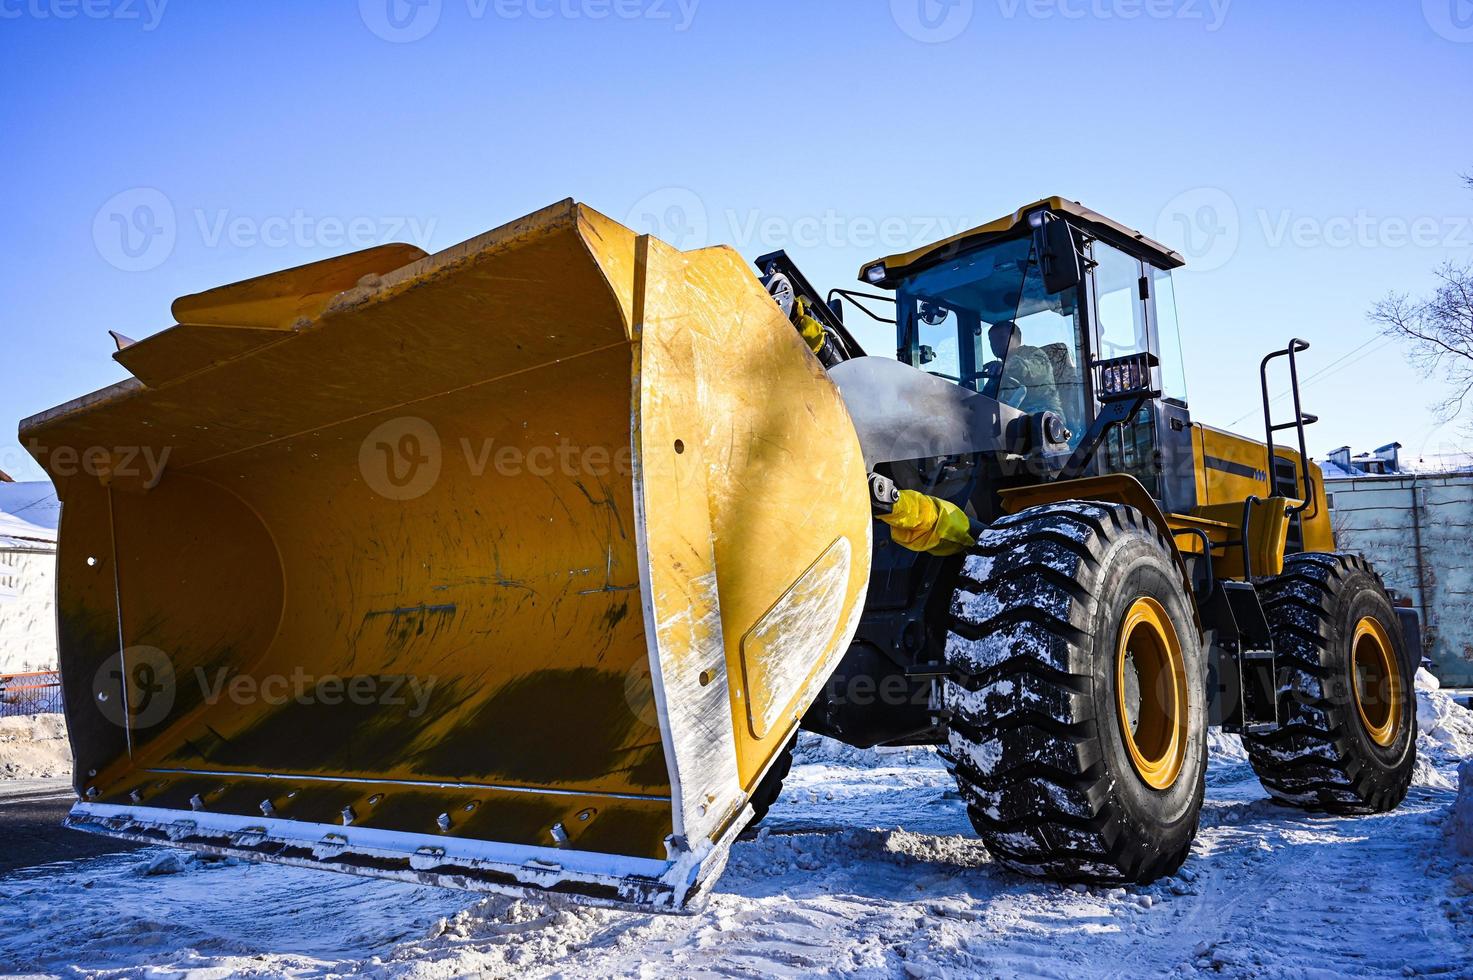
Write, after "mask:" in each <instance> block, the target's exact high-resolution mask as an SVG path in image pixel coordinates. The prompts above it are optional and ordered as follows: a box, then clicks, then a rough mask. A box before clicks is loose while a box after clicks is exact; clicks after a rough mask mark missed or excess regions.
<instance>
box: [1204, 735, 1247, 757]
mask: <svg viewBox="0 0 1473 980" xmlns="http://www.w3.org/2000/svg"><path fill="white" fill-rule="evenodd" d="M1207 760H1208V765H1212V764H1214V763H1229V764H1232V763H1240V762H1247V761H1248V750H1247V749H1246V748H1244V747H1243V740H1242V739H1241V738H1239V737H1238V736H1237V735H1231V734H1229V733H1227V732H1225V731H1223V730H1222V729H1221V728H1209V729H1207Z"/></svg>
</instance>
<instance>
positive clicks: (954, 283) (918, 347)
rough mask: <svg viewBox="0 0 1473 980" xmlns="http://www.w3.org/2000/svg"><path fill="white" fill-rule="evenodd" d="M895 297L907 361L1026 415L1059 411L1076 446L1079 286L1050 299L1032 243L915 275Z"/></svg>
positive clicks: (1079, 424)
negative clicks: (1035, 258)
mask: <svg viewBox="0 0 1473 980" xmlns="http://www.w3.org/2000/svg"><path fill="white" fill-rule="evenodd" d="M896 298H897V300H898V303H897V310H898V312H899V316H898V317H897V321H898V326H899V330H900V350H899V354H900V357H901V359H902V360H908V361H909V363H911V364H912V365H914V366H915V367H918V368H920V369H921V370H923V371H928V372H930V373H931V374H935V375H937V376H939V377H942V378H946V379H947V380H949V381H954V382H956V383H957V384H960V385H964V386H966V387H968V388H972V389H974V390H977V391H980V392H982V393H983V394H986V395H988V396H990V397H993V398H996V399H998V400H999V401H1002V402H1005V403H1007V404H1009V405H1011V406H1013V407H1014V408H1018V409H1021V410H1022V411H1024V412H1029V413H1033V412H1044V411H1049V412H1056V413H1058V414H1059V415H1060V416H1062V417H1063V419H1064V423H1065V425H1066V426H1068V428H1069V431H1070V433H1071V434H1072V435H1071V439H1070V445H1071V446H1077V445H1078V443H1079V440H1080V438H1081V437H1082V436H1083V434H1084V431H1085V429H1086V428H1087V427H1088V418H1087V416H1086V414H1085V401H1084V370H1083V368H1082V366H1081V363H1082V358H1081V356H1080V351H1081V343H1080V337H1081V333H1080V331H1081V319H1080V315H1079V298H1078V290H1077V289H1068V290H1065V291H1064V292H1061V293H1057V294H1054V295H1052V296H1051V295H1049V294H1048V292H1047V291H1046V290H1045V289H1044V288H1043V275H1042V271H1041V270H1040V268H1039V266H1038V263H1037V262H1036V261H1034V259H1033V255H1032V240H1031V239H1030V238H1020V239H1015V240H1012V241H1005V242H998V243H996V244H994V245H989V246H987V247H985V248H980V249H977V250H975V251H972V252H968V253H966V254H964V255H961V256H958V257H957V258H955V259H953V260H951V261H948V262H945V263H943V264H941V265H938V266H935V267H933V268H930V269H927V270H925V271H924V272H920V273H917V274H916V275H914V276H912V277H910V278H908V279H906V280H905V281H904V282H903V283H902V284H901V285H900V287H899V289H898V290H897V297H896Z"/></svg>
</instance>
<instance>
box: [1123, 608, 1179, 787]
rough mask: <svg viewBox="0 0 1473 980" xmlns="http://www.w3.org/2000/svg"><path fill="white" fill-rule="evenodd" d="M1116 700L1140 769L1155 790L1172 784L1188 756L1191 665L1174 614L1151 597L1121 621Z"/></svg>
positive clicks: (1133, 758) (1132, 756) (1132, 757)
mask: <svg viewBox="0 0 1473 980" xmlns="http://www.w3.org/2000/svg"><path fill="white" fill-rule="evenodd" d="M1115 698H1116V707H1117V708H1118V711H1117V714H1118V715H1119V717H1120V734H1121V735H1122V736H1123V738H1124V741H1125V747H1126V749H1127V750H1128V751H1129V752H1130V761H1131V763H1132V764H1133V765H1134V766H1135V771H1136V773H1137V774H1138V775H1139V776H1140V777H1141V779H1142V780H1144V781H1145V783H1146V785H1147V786H1150V787H1151V788H1152V789H1168V788H1170V787H1171V785H1172V784H1173V783H1175V782H1176V777H1177V776H1179V775H1180V774H1181V769H1182V765H1183V763H1185V762H1186V758H1187V664H1186V659H1185V658H1184V657H1183V656H1182V652H1181V641H1180V640H1179V639H1178V638H1177V635H1176V627H1175V626H1174V625H1172V622H1171V617H1170V616H1168V615H1166V610H1165V609H1164V608H1163V607H1162V605H1161V603H1159V602H1157V601H1156V600H1155V599H1152V598H1150V597H1149V596H1142V597H1141V598H1139V599H1137V600H1136V601H1135V602H1133V603H1131V606H1130V608H1129V609H1128V610H1126V612H1125V620H1124V621H1123V622H1122V623H1121V625H1120V642H1119V645H1118V647H1117V648H1116V652H1115Z"/></svg>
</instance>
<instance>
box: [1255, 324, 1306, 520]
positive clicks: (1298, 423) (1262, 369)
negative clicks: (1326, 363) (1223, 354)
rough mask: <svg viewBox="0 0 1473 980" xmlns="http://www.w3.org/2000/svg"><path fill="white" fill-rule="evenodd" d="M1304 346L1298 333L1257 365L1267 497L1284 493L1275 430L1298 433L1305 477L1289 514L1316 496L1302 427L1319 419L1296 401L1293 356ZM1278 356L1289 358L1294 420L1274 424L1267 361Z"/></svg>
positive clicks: (1293, 513) (1295, 362) (1296, 391)
mask: <svg viewBox="0 0 1473 980" xmlns="http://www.w3.org/2000/svg"><path fill="white" fill-rule="evenodd" d="M1307 350H1309V341H1307V340H1300V339H1299V338H1298V337H1295V338H1293V339H1291V340H1290V341H1289V346H1288V347H1285V348H1284V349H1283V350H1277V351H1274V352H1273V353H1272V354H1269V355H1268V356H1267V357H1265V358H1264V359H1263V362H1262V363H1261V364H1260V365H1259V367H1258V378H1259V382H1260V383H1261V385H1262V388H1263V427H1264V434H1265V436H1266V439H1265V442H1266V444H1267V445H1266V449H1267V451H1268V469H1267V470H1266V471H1265V472H1266V474H1267V477H1266V479H1267V482H1268V495H1269V496H1270V497H1283V496H1285V494H1284V493H1282V492H1281V491H1280V490H1279V481H1278V463H1277V460H1278V455H1277V454H1276V453H1275V452H1274V433H1275V432H1278V431H1281V430H1283V429H1294V430H1296V432H1297V433H1298V436H1299V469H1300V474H1301V476H1302V478H1303V481H1304V496H1303V497H1302V498H1300V502H1299V503H1298V504H1295V505H1294V506H1291V507H1288V508H1286V509H1285V513H1286V514H1287V515H1288V516H1290V517H1294V516H1297V515H1298V514H1300V513H1302V512H1304V511H1305V510H1307V509H1308V508H1309V505H1310V503H1311V502H1312V501H1313V500H1314V499H1315V490H1314V476H1313V474H1311V473H1310V470H1309V446H1308V443H1307V441H1306V440H1305V436H1304V427H1305V426H1306V425H1311V424H1313V423H1315V422H1318V421H1319V417H1318V416H1315V415H1306V414H1305V413H1304V407H1303V405H1302V404H1301V403H1300V401H1299V364H1298V362H1297V361H1296V359H1295V355H1296V354H1300V353H1303V352H1304V351H1307ZM1279 357H1288V358H1289V390H1290V392H1291V393H1292V394H1293V396H1294V421H1293V422H1284V423H1281V424H1279V425H1275V424H1274V417H1273V408H1272V407H1271V406H1270V404H1269V401H1270V400H1269V397H1268V365H1269V362H1270V361H1272V360H1274V359H1275V358H1279ZM1295 489H1298V481H1297V480H1296V481H1295Z"/></svg>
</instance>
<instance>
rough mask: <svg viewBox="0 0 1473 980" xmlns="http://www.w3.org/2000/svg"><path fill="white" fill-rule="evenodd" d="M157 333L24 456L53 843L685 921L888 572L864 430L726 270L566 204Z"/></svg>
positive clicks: (348, 267) (292, 277) (196, 312)
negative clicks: (877, 540)
mask: <svg viewBox="0 0 1473 980" xmlns="http://www.w3.org/2000/svg"><path fill="white" fill-rule="evenodd" d="M174 315H175V318H176V319H177V320H178V323H177V325H175V326H173V327H170V328H169V329H167V330H164V331H163V332H161V333H159V334H156V335H155V336H153V337H150V338H148V339H146V340H143V341H141V342H139V343H136V344H134V345H132V346H128V347H125V348H124V349H122V350H120V351H119V353H118V355H117V359H118V360H119V361H120V362H121V363H122V364H123V365H124V366H125V367H127V368H128V369H129V371H130V372H131V373H132V374H133V375H134V377H133V378H132V379H129V380H127V381H124V382H121V383H119V384H117V385H114V386H113V387H111V388H108V389H105V390H103V391H100V392H97V393H95V394H93V395H89V396H87V397H84V398H82V399H79V400H77V401H75V402H72V403H70V404H67V405H63V406H61V407H59V408H57V409H53V410H51V411H49V412H45V413H43V414H41V415H38V416H36V417H33V418H31V419H28V420H27V421H26V422H24V423H23V424H22V438H23V440H24V441H25V442H26V443H27V445H28V446H29V447H30V448H31V451H32V452H33V454H34V455H35V456H36V458H37V459H38V461H40V462H41V464H42V465H43V466H45V467H46V468H47V470H48V471H49V473H50V474H51V476H52V478H53V480H54V482H55V484H56V486H57V490H58V493H59V495H60V497H61V499H62V501H63V511H62V520H61V531H60V554H59V578H60V584H59V629H60V649H61V663H62V672H63V679H64V686H65V700H66V711H67V720H68V726H69V729H70V731H71V738H72V746H73V751H74V754H75V758H76V765H77V768H76V774H77V775H76V786H77V790H78V793H79V795H80V796H81V798H82V801H81V802H80V803H79V804H78V805H77V807H76V809H75V810H74V811H73V813H72V816H71V818H70V820H71V823H72V824H73V825H74V826H78V827H81V828H83V829H89V830H96V831H101V832H104V833H112V834H116V835H120V836H125V837H132V838H136V839H142V840H158V841H169V842H172V843H175V844H177V845H181V846H188V847H195V848H199V849H202V850H208V851H215V852H220V853H231V854H240V855H243V856H247V857H265V858H270V859H273V860H278V861H284V862H286V863H294V864H300V865H305V866H311V867H326V868H333V869H337V870H345V871H353V872H359V873H369V874H378V875H386V876H390V877H398V878H403V879H407V880H418V881H426V882H431V883H440V884H452V885H458V886H462V887H472V888H485V889H488V890H494V891H506V892H514V893H525V892H527V891H537V890H540V891H543V892H546V893H549V894H555V895H563V896H566V897H568V898H570V899H573V900H578V901H590V902H599V903H609V904H617V905H626V906H630V905H632V906H639V907H647V908H664V909H679V908H682V907H689V906H690V905H691V904H692V902H693V901H695V900H696V899H697V898H698V897H699V896H700V894H701V893H702V889H703V887H704V886H705V885H707V884H709V882H710V881H711V880H713V879H714V877H715V875H716V874H718V873H719V871H720V868H721V866H722V864H723V863H724V860H725V848H726V847H727V846H728V845H729V843H730V841H731V840H732V838H733V837H734V836H735V835H736V833H738V832H739V831H740V830H741V829H742V827H743V825H744V823H745V818H744V814H745V813H746V812H747V809H746V804H747V802H748V798H749V796H750V794H751V793H752V791H753V789H754V787H755V786H756V785H757V783H758V781H759V779H760V778H761V776H762V775H763V773H764V771H765V770H766V768H767V767H768V765H769V764H770V763H772V761H773V760H774V759H775V758H776V757H777V756H778V754H779V753H780V751H781V750H782V749H783V748H784V747H785V746H786V745H787V743H788V742H789V741H790V740H791V739H792V738H793V735H794V732H795V729H796V727H797V723H798V719H799V716H800V715H801V713H802V712H803V710H804V709H805V708H806V707H807V705H808V704H809V703H810V702H811V701H812V699H813V697H814V696H815V693H816V691H817V689H818V687H819V685H821V684H822V683H823V682H824V680H825V679H826V678H827V676H828V674H829V672H830V671H831V670H832V669H833V666H834V664H835V663H836V662H837V660H838V658H839V657H840V656H841V655H842V653H843V651H844V650H845V648H846V647H847V645H848V643H849V640H850V638H851V636H852V635H853V633H854V630H855V628H856V625H857V622H858V616H859V613H860V610H861V609H862V606H863V598H864V592H865V587H866V585H865V584H866V581H867V578H868V574H869V563H870V533H871V531H870V528H871V518H870V508H869V503H868V496H867V492H866V483H865V468H864V464H863V461H862V458H861V454H860V447H859V445H858V442H857V438H856V436H855V434H854V431H853V427H852V425H851V424H850V423H849V420H848V415H847V413H846V410H845V408H844V405H843V402H842V401H841V399H840V396H839V394H838V392H837V390H836V389H835V387H834V386H833V384H831V383H830V382H829V380H828V378H827V376H826V374H825V373H824V371H823V369H822V367H821V366H820V365H819V363H818V362H817V361H816V360H815V359H814V357H813V356H812V355H811V354H810V353H809V351H808V349H807V347H806V346H805V344H804V342H803V340H802V338H801V337H800V336H798V334H797V333H796V332H795V331H794V330H793V328H792V326H791V325H790V323H789V321H788V319H787V318H786V317H785V316H784V315H783V314H782V313H781V312H780V311H779V310H778V309H777V308H776V307H775V305H774V304H773V303H772V301H771V299H770V298H769V297H768V296H767V295H766V293H765V292H764V291H763V289H762V287H761V285H760V284H759V283H758V281H757V279H756V277H755V276H754V275H753V274H752V273H751V272H750V271H749V270H748V269H747V268H746V267H745V266H744V264H743V262H742V260H741V259H740V258H739V257H738V256H737V255H736V253H734V252H732V251H731V250H729V249H726V248H712V249H703V250H699V251H693V252H680V251H678V250H676V249H673V248H671V247H670V246H668V245H666V244H664V243H662V242H660V241H658V240H656V239H653V238H649V237H641V236H637V235H636V234H635V233H633V232H632V231H630V230H629V229H627V228H624V227H623V226H621V225H619V224H618V223H616V222H614V221H611V220H609V219H607V218H605V217H603V216H602V215H599V214H597V213H596V212H594V211H592V210H590V209H588V208H586V207H583V206H581V205H578V204H575V203H573V202H572V201H565V202H562V203H560V204H557V205H554V206H553V207H550V208H547V209H544V210H542V211H539V212H537V213H535V214H532V215H530V216H528V217H526V218H523V219H521V220H519V221H516V222H514V223H512V224H509V225H506V226H504V227H502V228H499V229H497V230H495V231H492V232H488V233H487V234H485V235H482V236H480V237H478V238H475V239H472V240H470V241H467V242H465V243H463V244H461V245H458V246H455V247H453V248H450V249H447V250H445V251H443V252H440V253H437V254H434V255H425V254H424V253H423V252H421V251H419V250H418V249H414V248H412V247H410V246H385V247H382V248H377V249H370V250H368V251H366V252H360V253H356V254H353V255H349V256H345V257H342V258H338V259H332V260H328V261H326V262H320V263H316V264H313V265H309V266H304V267H301V268H298V269H293V270H288V271H286V272H282V273H278V274H275V275H270V276H265V277H262V278H260V279H254V280H250V281H247V282H243V283H238V284H235V285H231V286H225V287H222V288H220V289H216V290H212V291H209V292H206V293H202V294H198V295H195V296H190V297H185V298H183V299H180V300H178V301H177V302H176V303H175V304H174ZM817 487H821V488H823V492H822V493H816V492H814V488H817Z"/></svg>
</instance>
